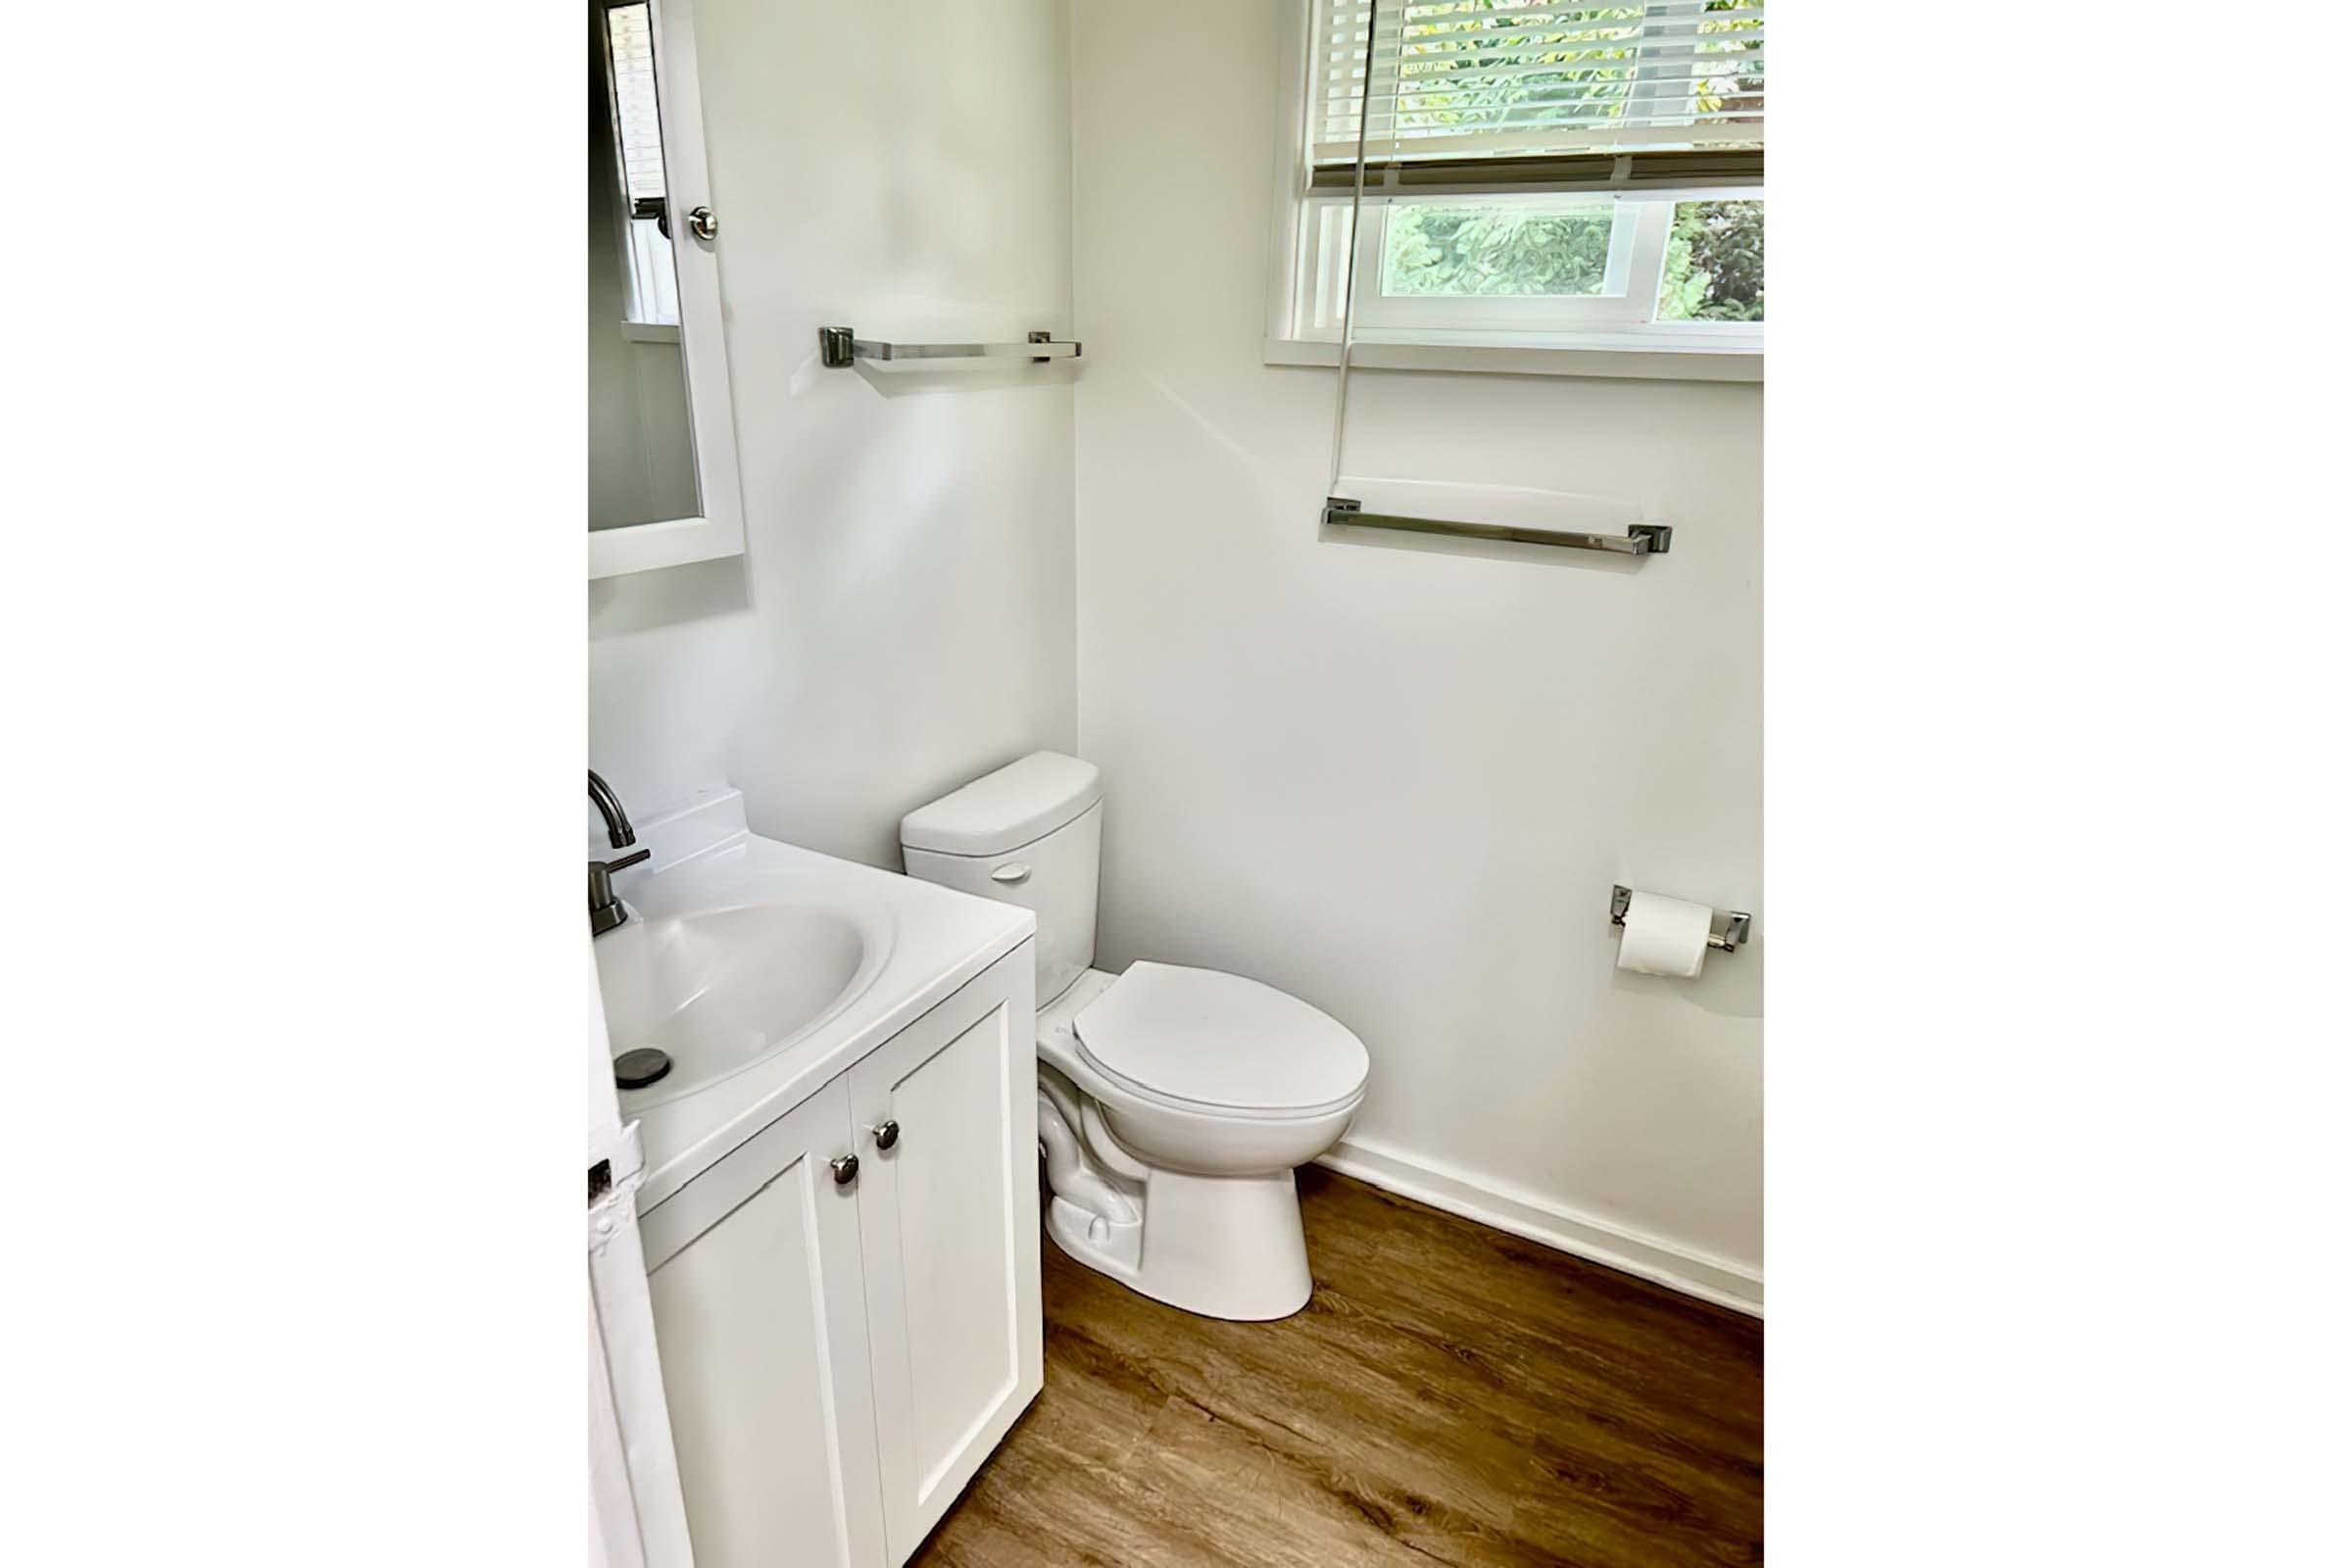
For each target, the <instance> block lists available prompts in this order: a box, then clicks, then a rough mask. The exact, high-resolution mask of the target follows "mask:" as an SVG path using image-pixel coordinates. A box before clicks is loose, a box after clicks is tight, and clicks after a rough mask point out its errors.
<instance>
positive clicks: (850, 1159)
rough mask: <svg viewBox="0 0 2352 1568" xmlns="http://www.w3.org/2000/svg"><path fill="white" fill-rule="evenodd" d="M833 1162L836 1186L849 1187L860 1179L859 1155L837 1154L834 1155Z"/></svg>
mask: <svg viewBox="0 0 2352 1568" xmlns="http://www.w3.org/2000/svg"><path fill="white" fill-rule="evenodd" d="M832 1163H833V1185H834V1186H836V1187H847V1186H849V1185H850V1183H852V1182H854V1181H856V1180H857V1179H858V1156H857V1155H856V1154H836V1155H834V1156H833V1162H832Z"/></svg>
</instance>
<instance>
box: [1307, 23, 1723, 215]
mask: <svg viewBox="0 0 2352 1568" xmlns="http://www.w3.org/2000/svg"><path fill="white" fill-rule="evenodd" d="M1314 6H1315V15H1314V34H1313V38H1312V47H1311V53H1310V57H1309V58H1310V66H1309V69H1310V73H1311V76H1312V80H1311V82H1310V86H1309V98H1308V128H1307V152H1308V159H1309V162H1310V163H1311V164H1312V165H1313V166H1314V168H1315V169H1316V171H1317V172H1320V173H1323V174H1325V175H1326V177H1325V178H1318V179H1316V180H1315V183H1316V184H1326V183H1328V182H1329V180H1328V175H1329V174H1330V173H1331V172H1336V171H1337V170H1338V169H1339V168H1341V167H1347V168H1350V169H1351V168H1352V166H1353V165H1354V162H1355V157H1356V132H1357V120H1358V109H1359V105H1362V106H1365V108H1364V112H1365V113H1366V114H1367V115H1368V117H1369V123H1368V125H1366V126H1365V130H1364V154H1365V157H1366V159H1367V160H1368V161H1379V162H1382V163H1388V164H1399V165H1407V166H1409V165H1417V164H1434V163H1445V164H1450V165H1457V166H1458V165H1461V164H1463V163H1466V162H1470V161H1486V160H1504V159H1509V160H1519V161H1525V160H1530V159H1545V160H1549V161H1552V162H1555V163H1557V162H1561V161H1580V162H1581V161H1593V160H1608V159H1612V158H1616V157H1619V156H1621V155H1624V154H1629V153H1634V154H1656V153H1674V154H1682V153H1690V152H1693V151H1696V152H1702V153H1708V154H1722V153H1724V152H1726V151H1728V150H1735V149H1737V150H1740V151H1741V152H1743V153H1745V154H1746V155H1747V157H1748V158H1749V159H1750V160H1751V161H1752V163H1753V165H1754V168H1755V170H1756V172H1757V174H1758V175H1759V176H1760V172H1761V166H1762V156H1761V153H1762V148H1763V145H1764V6H1763V0H1649V3H1648V4H1644V5H1618V6H1591V5H1564V4H1559V3H1556V0H1380V4H1379V6H1378V19H1377V29H1378V31H1377V36H1375V35H1374V33H1373V31H1372V27H1371V26H1370V25H1368V24H1370V23H1371V22H1372V17H1373V9H1374V8H1373V7H1372V6H1371V5H1370V4H1368V3H1367V0H1314ZM1367 73H1368V74H1369V77H1370V91H1369V94H1368V95H1367V94H1366V91H1365V80H1366V76H1367Z"/></svg>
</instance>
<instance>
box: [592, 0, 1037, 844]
mask: <svg viewBox="0 0 2352 1568" xmlns="http://www.w3.org/2000/svg"><path fill="white" fill-rule="evenodd" d="M695 17H696V30H697V45H698V49H699V51H700V54H701V63H702V82H703V101H704V110H705V123H706V128H707V132H708V136H709V143H710V156H711V182H712V193H713V203H712V205H713V206H714V207H715V208H716V210H717V213H718V218H719V224H720V231H719V252H718V254H719V269H720V276H721V289H722V293H723V296H724V301H725V309H726V320H727V333H728V349H729V354H730V357H731V360H732V374H733V380H734V391H735V426H736V433H737V438H738V442H739V445H740V449H741V453H742V461H743V491H744V505H745V514H746V532H747V539H748V552H747V554H746V555H745V556H744V557H743V558H741V559H739V560H731V561H718V562H708V563H703V564H697V565H693V566H679V567H672V568H670V569H668V570H665V571H658V572H650V573H641V574H638V575H635V576H628V577H616V578H608V579H606V580H604V581H602V582H599V583H595V584H592V585H591V587H590V590H589V636H590V737H589V739H590V744H589V757H590V760H591V762H592V763H593V764H594V765H595V766H597V767H598V768H599V769H600V770H602V771H604V772H605V774H606V776H607V777H608V778H609V779H610V780H611V781H612V782H613V786H614V788H615V789H617V790H618V791H619V792H620V794H621V797H622V799H623V800H624V801H626V802H627V803H628V805H629V807H630V809H631V810H633V811H635V812H637V813H638V814H640V815H644V814H650V813H651V812H653V811H654V810H657V809H660V808H661V807H662V806H664V805H667V804H674V803H676V802H678V801H681V800H683V799H685V798H686V797H688V796H689V795H690V794H691V793H692V792H693V791H695V790H696V789H698V788H703V787H707V786H710V785H711V784H715V783H718V782H721V781H725V782H732V783H735V784H739V785H741V786H742V787H743V789H744V793H745V797H746V801H747V804H748V807H749V810H750V814H751V820H752V825H753V826H754V827H755V828H756V829H757V830H759V831H760V832H763V833H768V834H772V835H775V836H777V837H781V838H787V839H790V840H792V841H794V842H796V843H800V844H805V845H808V846H809V847H810V848H812V849H818V850H824V851H828V852H830V853H834V854H839V855H846V856H851V857H854V858H859V859H863V860H866V861H869V862H872V863H875V864H882V865H891V866H895V865H896V864H897V863H898V839H897V824H898V818H899V816H900V814H901V813H902V812H903V811H905V810H907V809H909V808H911V807H913V806H916V805H919V804H921V803H922V802H923V801H925V800H928V799H930V798H932V797H933V796H935V795H937V794H938V793H940V792H942V791H943V790H945V789H947V788H950V787H952V786H954V785H956V784H958V783H960V782H962V781H963V780H964V779H966V778H968V777H970V776H972V775H973V774H975V773H978V772H981V771H985V770H986V769H988V768H990V767H994V766H996V765H998V764H1000V763H1002V762H1005V761H1007V760H1011V759H1012V758H1015V757H1018V756H1020V755H1021V754H1023V753H1025V752H1028V751H1031V750H1034V749H1036V748H1038V747H1049V746H1050V747H1054V748H1057V749H1062V750H1067V749H1070V748H1071V747H1073V746H1074V744H1075V740H1076V710H1075V704H1076V692H1075V674H1074V670H1073V656H1074V648H1075V630H1074V626H1073V619H1072V617H1073V609H1072V602H1073V592H1074V590H1073V584H1072V569H1073V568H1072V551H1073V547H1072V522H1071V474H1072V468H1073V458H1072V453H1071V390H1070V376H1069V374H1068V372H1067V371H1064V370H1026V371H1023V372H1021V373H1019V374H1017V375H1010V376H1003V375H1000V376H951V375H945V374H940V375H925V376H917V377H904V376H900V377H890V376H886V375H884V374H882V373H879V372H865V371H859V370H826V369H820V368H818V366H817V364H816V358H815V345H816V329H817V327H818V326H819V325H823V324H828V323H833V324H849V325H853V326H855V327H857V328H858V331H859V332H860V334H862V335H864V336H868V337H883V338H889V337H898V338H906V339H913V340H920V339H923V338H926V337H948V338H953V339H958V340H961V339H969V338H973V337H979V336H983V335H988V336H996V335H1002V334H1009V335H1010V336H1012V337H1014V338H1017V337H1018V336H1019V335H1020V334H1021V333H1022V332H1024V331H1026V330H1027V329H1029V328H1032V327H1052V328H1054V329H1055V331H1056V332H1057V333H1059V332H1061V331H1063V330H1066V329H1067V327H1068V325H1069V320H1070V315H1069V294H1070V271H1069V269H1070V193H1069V170H1070V112H1069V98H1068V85H1069V76H1070V72H1069V60H1068V36H1069V31H1068V9H1067V5H1066V0H1000V3H994V4H990V5H988V6H984V7H975V6H970V5H965V4H958V3H956V0H908V3H907V4H902V5H899V6H896V7H894V8H892V13H891V16H890V19H889V22H888V23H887V25H885V24H883V23H881V22H879V21H878V20H877V18H876V17H874V16H872V15H868V14H866V13H864V12H862V11H860V10H858V8H844V7H820V6H812V5H792V6H779V5H776V4H774V3H773V0H695ZM575 525H576V524H575Z"/></svg>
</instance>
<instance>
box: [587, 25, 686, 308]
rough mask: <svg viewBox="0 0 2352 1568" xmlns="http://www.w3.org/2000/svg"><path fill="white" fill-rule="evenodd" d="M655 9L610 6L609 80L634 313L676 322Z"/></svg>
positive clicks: (607, 32)
mask: <svg viewBox="0 0 2352 1568" xmlns="http://www.w3.org/2000/svg"><path fill="white" fill-rule="evenodd" d="M653 10H654V8H653V6H652V5H651V4H650V3H649V0H621V3H618V4H609V5H607V6H606V7H605V80H606V84H607V88H608V91H609V94H610V99H611V110H612V123H613V136H614V139H615V140H616V141H617V142H618V143H619V147H618V149H617V150H618V153H619V174H620V186H621V191H620V194H621V201H622V205H621V211H622V213H623V214H624V215H625V218H624V220H623V221H622V223H621V229H622V234H621V248H622V254H623V256H624V257H625V258H626V261H627V264H628V285H629V286H628V319H630V320H631V321H634V322H638V323H640V324H644V325H663V326H675V325H677V322H678V274H677V258H676V257H674V256H673V255H671V254H670V248H669V190H668V185H667V182H666V180H665V177H664V175H663V173H662V113H661V94H660V90H659V88H658V87H657V85H656V82H655V79H654V16H653Z"/></svg>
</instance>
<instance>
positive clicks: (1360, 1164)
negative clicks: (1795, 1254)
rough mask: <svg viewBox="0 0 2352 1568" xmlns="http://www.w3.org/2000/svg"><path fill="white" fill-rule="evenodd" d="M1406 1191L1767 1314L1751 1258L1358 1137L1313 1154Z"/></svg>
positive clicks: (1671, 1285)
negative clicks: (1583, 1210)
mask: <svg viewBox="0 0 2352 1568" xmlns="http://www.w3.org/2000/svg"><path fill="white" fill-rule="evenodd" d="M1315 1163H1316V1164H1318V1165H1328V1166H1330V1167H1331V1168H1332V1169H1333V1170H1336V1171H1338V1172H1339V1173H1340V1174H1342V1175H1343V1176H1353V1177H1354V1178H1356V1179H1357V1180H1358V1181H1364V1182H1369V1183H1371V1184H1372V1185H1373V1186H1375V1187H1378V1188H1381V1189H1383V1190H1384V1191H1387V1192H1392V1193H1395V1194H1397V1196H1398V1197H1400V1198H1410V1199H1414V1200H1416V1201H1420V1202H1424V1203H1427V1204H1428V1205H1429V1206H1430V1207H1432V1208H1442V1209H1444V1210H1445V1211H1446V1213H1448V1214H1459V1215H1460V1216H1461V1217H1462V1218H1464V1219H1468V1220H1476V1221H1477V1222H1478V1223H1479V1224H1481V1225H1490V1226H1493V1227H1494V1228H1495V1230H1498V1231H1505V1232H1508V1233H1509V1234H1510V1235H1513V1236H1518V1237H1523V1238H1524V1239H1526V1240H1528V1241H1531V1242H1539V1243H1542V1244H1543V1245H1544V1246H1545V1247H1549V1248H1555V1249H1557V1250H1560V1251H1563V1252H1568V1253H1571V1254H1573V1255H1575V1256H1577V1257H1582V1258H1588V1259H1590V1260H1592V1261H1593V1262H1595V1263H1604V1264H1606V1265H1608V1266H1609V1267H1610V1268H1614V1269H1622V1270H1624V1271H1625V1272H1626V1273H1628V1274H1637V1275H1640V1276H1641V1277H1642V1279H1645V1280H1650V1281H1653V1282H1655V1283H1656V1284H1659V1285H1663V1286H1665V1287H1667V1288H1668V1289H1669V1290H1676V1291H1681V1292H1682V1293H1683V1294H1684V1295H1686V1296H1695V1297H1697V1298H1698V1299H1700V1300H1702V1301H1713V1302H1714V1303H1715V1304H1716V1305H1718V1306H1728V1307H1732V1308H1734V1309H1735V1310H1737V1311H1741V1312H1745V1313H1748V1314H1749V1315H1750V1316H1753V1317H1762V1316H1763V1315H1764V1275H1763V1272H1762V1271H1761V1270H1759V1269H1754V1268H1750V1267H1749V1266H1748V1265H1746V1264H1745V1263H1735V1262H1733V1261H1732V1260H1731V1259H1730V1258H1725V1257H1716V1256H1713V1255H1711V1254H1709V1253H1706V1252H1700V1251H1695V1250H1691V1249H1690V1248H1688V1247H1684V1246H1682V1245H1680V1244H1679V1243H1675V1242H1670V1241H1667V1240H1665V1239H1664V1238H1663V1237H1658V1236H1646V1235H1643V1234H1642V1232H1640V1231H1634V1230H1628V1229H1627V1228H1626V1227H1624V1226H1622V1225H1617V1224H1613V1223H1611V1222H1609V1221H1607V1220H1602V1219H1595V1218H1594V1217H1593V1216H1592V1215H1590V1214H1580V1213H1578V1212H1577V1211H1576V1210H1574V1209H1572V1208H1567V1207H1564V1206H1562V1205H1561V1204H1558V1203H1554V1202H1551V1201H1547V1200H1544V1199H1541V1198H1538V1197H1536V1196H1535V1195H1534V1194H1532V1193H1525V1192H1520V1191H1518V1190H1517V1189H1514V1188H1511V1187H1507V1186H1505V1185H1503V1184H1501V1183H1499V1182H1495V1181H1493V1180H1491V1179H1489V1178H1486V1177H1482V1176H1473V1175H1471V1174H1470V1173H1468V1172H1467V1171H1461V1170H1456V1169H1454V1168H1453V1167H1451V1166H1448V1165H1445V1164H1441V1163H1439V1162H1438V1161H1436V1160H1431V1159H1422V1158H1419V1157H1417V1156H1414V1155H1409V1154H1405V1153H1402V1152H1398V1151H1397V1150H1394V1149H1390V1148H1387V1147H1386V1146H1384V1145H1381V1144H1375V1143H1370V1142H1367V1141H1365V1140H1363V1139H1359V1138H1344V1139H1342V1140H1341V1141H1340V1143H1339V1146H1338V1147H1337V1148H1335V1149H1333V1150H1332V1151H1331V1152H1329V1153H1327V1154H1325V1155H1324V1156H1323V1157H1322V1158H1321V1159H1318V1160H1317V1161H1315Z"/></svg>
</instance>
